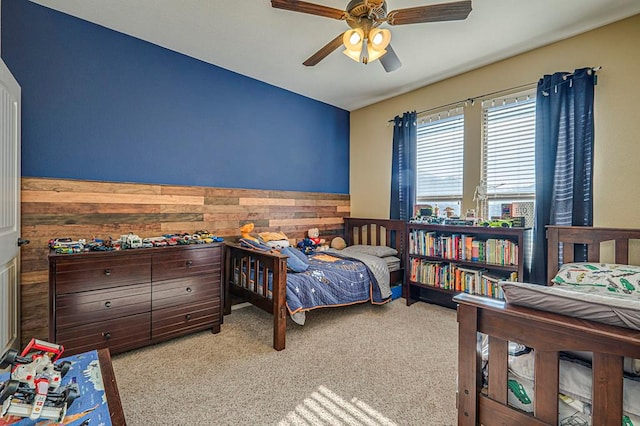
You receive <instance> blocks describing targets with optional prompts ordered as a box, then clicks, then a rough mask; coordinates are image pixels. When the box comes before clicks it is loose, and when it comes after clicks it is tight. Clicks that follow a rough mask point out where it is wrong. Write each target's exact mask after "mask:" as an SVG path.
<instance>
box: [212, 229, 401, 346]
mask: <svg viewBox="0 0 640 426" xmlns="http://www.w3.org/2000/svg"><path fill="white" fill-rule="evenodd" d="M405 225H406V223H405V222H404V221H400V220H390V219H358V218H350V217H347V218H344V239H345V242H346V243H347V245H353V244H367V245H387V246H390V247H393V248H395V249H396V250H398V255H397V256H398V257H399V258H400V260H401V263H400V266H401V269H400V270H399V271H394V272H392V273H391V283H395V282H402V279H403V273H404V267H403V263H404V233H405ZM225 251H226V253H225V278H224V285H225V297H224V305H225V306H224V313H225V315H227V314H230V313H231V298H230V297H229V296H230V294H234V295H236V296H239V297H240V298H242V299H244V300H247V301H248V302H250V303H251V304H253V305H255V306H257V307H259V308H261V309H263V310H265V311H267V312H269V313H271V314H273V348H274V349H276V350H278V351H280V350H282V349H284V348H285V335H286V324H287V307H286V301H287V297H286V283H287V256H284V255H282V254H280V253H278V252H276V251H273V252H258V251H255V250H251V249H246V248H244V247H241V246H240V245H238V244H233V243H226V250H225ZM236 270H244V271H247V274H248V275H250V276H258V274H255V273H254V271H257V270H262V271H263V273H262V274H261V276H262V280H263V281H264V282H263V283H262V285H261V286H258V282H257V281H258V280H255V281H254V283H253V285H251V286H249V285H247V283H245V282H240V283H238V282H236V281H235V280H236V276H235V274H234V273H233V271H236ZM269 273H272V283H273V289H272V292H271V293H272V295H271V297H268V294H267V291H268V284H267V279H268V278H267V277H268V275H269ZM240 279H242V278H240ZM259 287H261V291H258V288H259Z"/></svg>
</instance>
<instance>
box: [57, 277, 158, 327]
mask: <svg viewBox="0 0 640 426" xmlns="http://www.w3.org/2000/svg"><path fill="white" fill-rule="evenodd" d="M150 310H151V284H150V283H145V284H135V285H128V286H124V287H116V288H112V289H107V290H93V291H83V292H80V293H67V294H60V295H58V296H56V326H57V327H58V328H61V327H62V328H64V327H72V326H76V325H82V324H87V323H91V322H98V321H106V320H108V319H112V318H120V317H124V316H127V315H135V314H140V313H143V312H149V311H150Z"/></svg>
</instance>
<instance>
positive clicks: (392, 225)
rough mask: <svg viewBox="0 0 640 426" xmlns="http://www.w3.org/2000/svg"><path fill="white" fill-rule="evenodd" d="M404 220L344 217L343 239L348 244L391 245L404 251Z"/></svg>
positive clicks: (400, 251) (401, 252) (399, 250)
mask: <svg viewBox="0 0 640 426" xmlns="http://www.w3.org/2000/svg"><path fill="white" fill-rule="evenodd" d="M405 229H406V222H405V221H403V220H396V219H362V218H354V217H345V218H344V234H345V235H344V239H345V241H346V243H347V245H348V246H350V245H353V244H367V245H372V246H380V245H385V246H389V247H393V248H394V249H396V250H398V253H399V254H400V255H402V254H403V253H404V244H405V241H404V240H405V238H404V237H405Z"/></svg>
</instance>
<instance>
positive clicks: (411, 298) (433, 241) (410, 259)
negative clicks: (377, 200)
mask: <svg viewBox="0 0 640 426" xmlns="http://www.w3.org/2000/svg"><path fill="white" fill-rule="evenodd" d="M528 231H529V229H527V228H489V227H478V226H450V225H431V224H417V223H408V224H407V232H406V250H405V271H406V272H405V280H404V288H403V296H404V297H405V300H406V301H407V305H411V304H412V303H414V302H416V301H418V300H422V301H426V302H432V303H438V304H441V305H444V306H449V307H455V303H453V301H452V300H451V299H452V298H453V296H455V295H456V294H459V293H469V294H476V295H480V296H485V297H489V298H496V299H501V298H503V295H502V290H501V289H500V288H499V286H498V285H497V283H498V281H500V280H512V281H517V280H522V277H523V276H524V264H525V238H526V237H527V236H528Z"/></svg>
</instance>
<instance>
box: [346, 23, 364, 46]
mask: <svg viewBox="0 0 640 426" xmlns="http://www.w3.org/2000/svg"><path fill="white" fill-rule="evenodd" d="M363 39H364V31H362V30H361V29H360V28H352V29H350V30H347V31H345V32H344V35H343V36H342V43H343V44H344V47H346V48H347V50H355V51H360V49H362V40H363Z"/></svg>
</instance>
